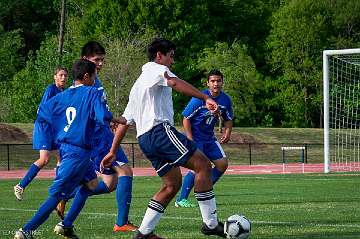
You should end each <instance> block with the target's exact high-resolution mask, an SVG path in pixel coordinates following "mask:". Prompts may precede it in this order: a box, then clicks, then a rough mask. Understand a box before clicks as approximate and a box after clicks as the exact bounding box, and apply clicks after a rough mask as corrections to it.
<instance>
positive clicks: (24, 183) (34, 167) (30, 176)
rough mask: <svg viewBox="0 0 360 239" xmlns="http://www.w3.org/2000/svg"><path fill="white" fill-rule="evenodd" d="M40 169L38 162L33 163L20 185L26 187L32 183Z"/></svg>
mask: <svg viewBox="0 0 360 239" xmlns="http://www.w3.org/2000/svg"><path fill="white" fill-rule="evenodd" d="M39 171H40V168H39V166H37V165H36V164H34V163H33V164H31V166H30V168H29V169H28V171H27V173H26V175H25V176H24V177H23V178H22V179H21V181H20V183H19V185H20V187H22V188H26V186H27V185H28V184H29V183H31V181H32V180H33V179H34V178H35V177H36V175H37V174H38V172H39Z"/></svg>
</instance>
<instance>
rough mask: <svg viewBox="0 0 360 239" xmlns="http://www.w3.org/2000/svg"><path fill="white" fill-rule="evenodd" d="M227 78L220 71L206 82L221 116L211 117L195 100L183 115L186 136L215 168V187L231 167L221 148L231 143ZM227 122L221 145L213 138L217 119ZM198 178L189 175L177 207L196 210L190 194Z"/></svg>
mask: <svg viewBox="0 0 360 239" xmlns="http://www.w3.org/2000/svg"><path fill="white" fill-rule="evenodd" d="M223 84H224V76H223V74H222V73H221V72H220V71H219V70H216V69H214V70H211V71H210V72H209V74H208V78H207V86H208V89H206V90H203V91H202V92H203V93H204V94H207V95H208V96H210V97H211V98H212V99H213V100H215V101H216V103H217V104H218V106H219V115H214V114H211V112H210V111H209V110H208V109H207V108H206V107H205V102H204V101H202V100H200V99H198V98H192V99H191V100H190V102H189V103H188V105H187V106H186V107H185V109H184V111H183V113H182V115H183V116H184V119H183V126H184V129H185V133H186V136H187V137H188V138H189V139H191V140H194V142H195V144H196V146H197V147H198V148H199V149H200V150H201V151H202V152H203V153H204V154H205V155H206V156H207V157H208V158H209V159H210V160H211V162H212V163H213V164H214V167H213V168H212V170H211V180H212V183H213V185H214V184H215V183H216V182H217V181H218V180H219V179H220V177H221V176H222V175H223V174H224V172H225V171H226V169H227V167H228V160H227V158H226V155H225V153H224V150H223V149H222V147H221V145H220V144H223V143H227V142H228V141H229V140H230V135H231V130H232V118H233V111H232V103H231V99H230V97H229V96H228V95H227V94H226V93H224V92H223V91H222V87H223ZM219 117H221V118H222V119H223V120H224V126H225V129H224V132H223V134H222V135H221V137H220V139H219V141H218V140H217V138H216V136H215V134H214V128H215V126H216V125H217V124H218V122H219V121H218V118H219ZM194 179H195V174H194V172H192V171H189V172H188V173H187V174H186V175H185V177H184V180H183V184H182V188H181V191H180V194H179V196H178V198H177V199H176V201H175V206H176V207H195V204H192V203H191V202H190V201H189V200H188V197H189V194H190V192H191V190H192V188H193V186H194Z"/></svg>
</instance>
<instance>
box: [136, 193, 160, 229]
mask: <svg viewBox="0 0 360 239" xmlns="http://www.w3.org/2000/svg"><path fill="white" fill-rule="evenodd" d="M164 210H165V208H164V206H163V205H161V203H159V202H157V201H155V200H153V199H151V200H150V202H149V204H148V208H147V209H146V212H145V215H144V218H143V220H142V222H141V225H140V227H139V231H140V232H141V234H143V235H147V234H149V233H150V232H152V231H154V229H155V226H156V225H157V224H158V223H159V221H160V218H161V216H162V215H163V214H164Z"/></svg>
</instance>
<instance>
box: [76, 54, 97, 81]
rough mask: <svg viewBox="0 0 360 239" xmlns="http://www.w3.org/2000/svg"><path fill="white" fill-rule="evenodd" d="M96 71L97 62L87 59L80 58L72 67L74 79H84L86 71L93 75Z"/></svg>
mask: <svg viewBox="0 0 360 239" xmlns="http://www.w3.org/2000/svg"><path fill="white" fill-rule="evenodd" d="M95 72H96V66H95V64H94V63H93V62H91V61H89V60H86V59H80V60H77V61H75V63H74V64H73V67H72V76H73V80H74V81H75V80H83V79H84V76H85V74H86V73H88V74H89V75H90V76H92V75H93V74H95Z"/></svg>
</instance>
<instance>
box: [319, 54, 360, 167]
mask: <svg viewBox="0 0 360 239" xmlns="http://www.w3.org/2000/svg"><path fill="white" fill-rule="evenodd" d="M323 97H324V98H323V100H324V102H323V103H324V172H325V173H328V172H330V171H360V101H359V99H360V48H359V49H343V50H325V51H323Z"/></svg>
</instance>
